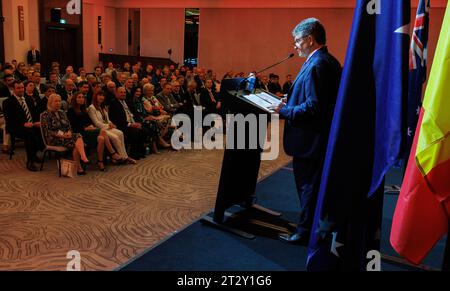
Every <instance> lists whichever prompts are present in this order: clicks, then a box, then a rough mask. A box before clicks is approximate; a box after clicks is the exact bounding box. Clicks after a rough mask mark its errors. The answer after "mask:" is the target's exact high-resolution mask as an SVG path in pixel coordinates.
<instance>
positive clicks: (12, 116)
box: [3, 96, 39, 133]
mask: <svg viewBox="0 0 450 291" xmlns="http://www.w3.org/2000/svg"><path fill="white" fill-rule="evenodd" d="M25 103H27V106H28V110H29V111H30V113H31V116H32V117H33V122H39V120H35V119H34V116H36V113H35V112H34V105H33V104H32V102H31V100H30V99H29V98H25ZM3 113H4V114H5V120H6V131H7V132H9V133H15V132H20V131H22V130H23V129H24V124H25V123H27V122H28V120H27V115H26V113H25V111H24V110H23V108H22V106H21V105H20V103H19V101H18V100H17V98H16V97H15V96H11V97H9V98H8V99H6V100H5V101H3Z"/></svg>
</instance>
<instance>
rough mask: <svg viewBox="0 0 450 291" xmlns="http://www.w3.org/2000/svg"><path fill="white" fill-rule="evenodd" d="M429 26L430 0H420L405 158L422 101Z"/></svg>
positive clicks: (411, 55)
mask: <svg viewBox="0 0 450 291" xmlns="http://www.w3.org/2000/svg"><path fill="white" fill-rule="evenodd" d="M429 27H430V0H420V1H419V5H418V7H417V15H416V21H415V24H414V29H413V32H412V36H411V46H410V50H409V90H408V116H407V118H408V131H407V135H408V137H407V145H406V151H405V159H406V160H408V157H409V153H410V150H411V146H412V143H413V141H414V133H415V130H416V126H417V122H418V120H419V115H420V108H421V103H422V87H423V84H424V83H425V81H426V79H427V48H428V33H429Z"/></svg>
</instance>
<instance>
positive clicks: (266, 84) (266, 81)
mask: <svg viewBox="0 0 450 291" xmlns="http://www.w3.org/2000/svg"><path fill="white" fill-rule="evenodd" d="M260 86H261V89H262V90H264V91H267V92H269V79H268V78H267V76H266V75H263V76H261V82H260Z"/></svg>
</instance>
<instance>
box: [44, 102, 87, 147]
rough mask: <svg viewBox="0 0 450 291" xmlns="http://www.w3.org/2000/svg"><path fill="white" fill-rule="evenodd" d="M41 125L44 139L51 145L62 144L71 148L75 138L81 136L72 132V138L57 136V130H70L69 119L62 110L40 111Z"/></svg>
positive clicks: (73, 145) (64, 131) (75, 140)
mask: <svg viewBox="0 0 450 291" xmlns="http://www.w3.org/2000/svg"><path fill="white" fill-rule="evenodd" d="M41 126H42V129H43V132H44V135H45V136H44V137H45V140H46V142H47V144H48V145H51V146H62V147H66V148H69V149H73V148H74V147H75V143H76V142H77V140H78V139H79V138H81V134H79V133H72V138H61V137H59V136H58V132H63V133H67V132H69V131H70V132H72V129H71V127H70V122H69V119H68V118H67V115H66V113H64V111H62V110H59V111H56V112H51V111H48V110H47V111H45V112H44V113H42V118H41Z"/></svg>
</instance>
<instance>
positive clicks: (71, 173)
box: [60, 159, 77, 178]
mask: <svg viewBox="0 0 450 291" xmlns="http://www.w3.org/2000/svg"><path fill="white" fill-rule="evenodd" d="M60 166H61V175H62V176H63V177H69V178H75V177H76V176H77V163H75V161H71V160H65V159H61V161H60Z"/></svg>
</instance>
